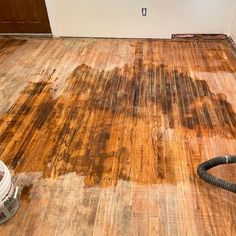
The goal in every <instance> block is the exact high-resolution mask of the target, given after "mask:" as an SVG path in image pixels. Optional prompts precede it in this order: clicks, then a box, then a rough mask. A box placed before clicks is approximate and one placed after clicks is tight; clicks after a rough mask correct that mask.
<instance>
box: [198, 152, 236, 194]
mask: <svg viewBox="0 0 236 236" xmlns="http://www.w3.org/2000/svg"><path fill="white" fill-rule="evenodd" d="M233 163H236V155H233V156H219V157H215V158H213V159H211V160H208V161H206V162H204V163H202V164H200V165H199V166H198V169H197V173H198V175H199V177H200V178H201V179H203V180H204V181H206V182H207V183H209V184H212V185H215V186H217V187H219V188H223V189H225V190H228V191H230V192H233V193H236V184H234V183H230V182H228V181H225V180H223V179H220V178H217V177H215V176H213V175H211V174H209V173H208V172H207V171H208V170H209V169H211V168H213V167H215V166H218V165H224V164H233Z"/></svg>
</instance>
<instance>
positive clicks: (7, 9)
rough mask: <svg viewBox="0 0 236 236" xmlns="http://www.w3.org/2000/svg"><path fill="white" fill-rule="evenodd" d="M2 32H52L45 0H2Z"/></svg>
mask: <svg viewBox="0 0 236 236" xmlns="http://www.w3.org/2000/svg"><path fill="white" fill-rule="evenodd" d="M0 33H51V28H50V24H49V19H48V13H47V9H46V5H45V0H1V1H0Z"/></svg>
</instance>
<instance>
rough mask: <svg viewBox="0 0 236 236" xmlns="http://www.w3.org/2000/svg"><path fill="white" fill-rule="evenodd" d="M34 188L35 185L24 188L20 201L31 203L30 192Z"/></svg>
mask: <svg viewBox="0 0 236 236" xmlns="http://www.w3.org/2000/svg"><path fill="white" fill-rule="evenodd" d="M32 187H33V184H30V185H25V186H23V188H22V191H21V195H20V200H22V201H26V202H30V201H31V199H30V191H31V189H32Z"/></svg>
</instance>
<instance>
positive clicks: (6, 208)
mask: <svg viewBox="0 0 236 236" xmlns="http://www.w3.org/2000/svg"><path fill="white" fill-rule="evenodd" d="M18 208H19V198H18V187H15V185H14V184H13V182H12V178H11V173H10V171H9V170H8V168H7V167H6V166H5V164H4V163H3V162H2V161H0V224H2V223H4V222H5V221H7V220H9V219H10V218H11V217H12V216H13V215H14V214H15V213H16V212H17V210H18Z"/></svg>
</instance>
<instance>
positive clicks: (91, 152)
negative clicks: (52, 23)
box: [0, 38, 236, 235]
mask: <svg viewBox="0 0 236 236" xmlns="http://www.w3.org/2000/svg"><path fill="white" fill-rule="evenodd" d="M15 40H16V41H17V42H18V43H16V41H15ZM1 45H2V48H1ZM0 48H1V49H0V81H1V84H0V96H1V99H0V114H1V118H0V155H1V160H3V161H4V162H5V163H7V164H8V166H9V167H10V168H11V169H12V171H14V173H15V175H16V176H15V177H16V179H17V183H18V184H19V185H20V186H21V189H23V191H22V196H21V208H20V209H19V211H18V212H17V214H16V216H15V217H14V218H13V219H11V220H10V221H9V222H7V223H6V224H4V225H2V226H1V228H0V234H1V235H12V233H16V232H17V233H18V234H19V235H27V234H28V235H78V234H81V235H93V234H94V235H157V234H159V235H186V234H188V235H234V234H235V233H236V228H235V226H236V205H235V195H234V194H233V193H230V192H226V191H224V190H221V189H218V188H216V187H214V186H211V185H209V184H207V183H204V182H203V181H202V180H201V179H199V178H198V176H197V173H196V170H197V166H198V165H199V164H200V163H201V162H203V161H205V160H207V159H209V158H212V157H215V156H219V155H226V154H235V153H236V113H235V112H236V64H235V62H236V58H235V57H234V54H233V53H232V47H231V45H230V44H229V42H228V40H214V41H212V40H210V41H208V40H190V41H184V40H181V41H178V40H128V39H127V40H122V39H26V40H25V39H5V38H2V39H0ZM214 175H217V176H219V177H221V178H223V179H228V180H230V181H231V182H235V181H236V172H235V169H234V167H233V166H226V167H223V168H215V170H214ZM19 229H20V230H19Z"/></svg>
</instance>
